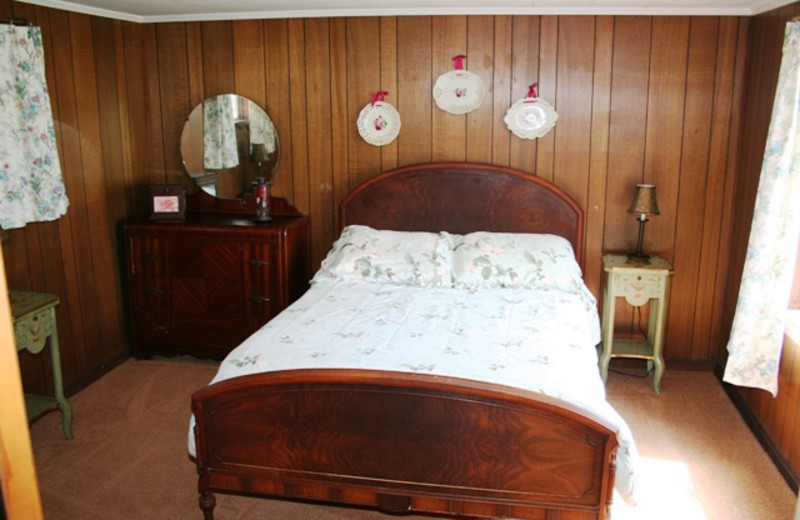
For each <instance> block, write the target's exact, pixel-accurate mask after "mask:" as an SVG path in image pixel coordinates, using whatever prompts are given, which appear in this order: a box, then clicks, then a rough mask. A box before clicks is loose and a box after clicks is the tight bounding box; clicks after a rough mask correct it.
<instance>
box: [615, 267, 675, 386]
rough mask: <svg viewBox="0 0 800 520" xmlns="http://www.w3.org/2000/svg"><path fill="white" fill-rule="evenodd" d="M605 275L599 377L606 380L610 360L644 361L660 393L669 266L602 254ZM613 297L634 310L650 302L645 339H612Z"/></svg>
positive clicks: (670, 268) (670, 272)
mask: <svg viewBox="0 0 800 520" xmlns="http://www.w3.org/2000/svg"><path fill="white" fill-rule="evenodd" d="M603 269H604V271H605V273H606V276H605V287H604V289H603V351H602V353H601V355H600V374H601V375H602V377H603V381H606V379H607V378H608V363H609V361H611V358H612V357H619V358H634V359H644V360H647V368H648V373H649V371H650V370H653V369H654V378H653V390H654V391H655V393H659V392H660V385H661V377H662V376H663V375H664V358H663V354H662V351H661V349H662V346H663V342H664V318H665V316H666V310H667V290H668V288H669V278H670V276H671V275H672V265H670V263H669V262H668V261H667V260H666V259H664V258H660V257H657V256H653V257H650V261H649V263H643V262H641V261H629V259H628V257H627V256H626V255H604V256H603ZM617 298H625V301H627V302H628V303H629V304H631V305H633V306H634V307H641V306H642V305H644V304H645V303H647V302H650V318H649V320H648V322H647V338H646V339H645V340H632V339H620V338H615V337H614V317H615V310H616V300H617Z"/></svg>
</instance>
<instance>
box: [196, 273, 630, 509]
mask: <svg viewBox="0 0 800 520" xmlns="http://www.w3.org/2000/svg"><path fill="white" fill-rule="evenodd" d="M599 331H600V328H599V319H598V316H597V312H596V309H595V308H594V306H590V310H589V311H587V305H586V302H585V300H583V299H581V298H580V297H578V296H576V295H573V294H570V293H566V292H561V291H556V290H531V289H507V288H501V289H484V290H478V291H470V290H466V289H452V288H432V287H427V288H425V287H412V286H403V285H390V284H372V283H364V282H353V281H337V280H331V281H317V282H315V283H314V284H313V285H312V287H311V289H310V290H309V291H308V292H307V293H306V294H305V295H304V296H303V297H302V298H300V299H299V300H298V301H297V302H295V303H294V304H293V305H291V306H290V307H289V308H288V309H286V310H285V311H284V312H283V313H281V314H280V315H278V316H277V317H275V318H274V319H273V320H272V321H270V322H269V323H267V324H266V325H265V326H264V327H263V328H261V329H260V330H259V331H257V332H256V333H255V334H253V335H252V336H251V337H250V338H248V339H247V340H246V341H245V342H244V343H242V344H241V345H240V346H239V347H237V348H236V349H235V350H233V351H232V352H231V353H230V354H229V355H228V356H227V358H226V359H225V360H224V361H223V362H222V364H221V366H220V369H219V372H218V373H217V375H216V376H215V377H214V379H213V381H212V383H214V382H218V381H222V380H225V379H229V378H232V377H236V376H242V375H247V374H252V373H257V372H267V371H274V370H287V369H297V368H364V369H376V370H395V371H406V372H422V373H429V374H436V375H442V376H451V377H461V378H467V379H474V380H481V381H487V382H491V383H497V384H502V385H507V386H515V387H519V388H523V389H527V390H532V391H536V392H541V393H543V394H547V395H550V396H553V397H557V398H560V399H564V400H567V401H570V402H573V403H575V404H578V405H580V406H582V407H584V408H586V409H589V410H591V411H593V412H595V413H596V414H598V415H600V416H602V417H604V418H606V419H607V420H609V421H610V422H611V423H612V424H614V425H616V426H617V427H618V428H619V432H620V433H619V436H618V439H619V443H620V448H619V451H618V456H617V489H618V491H619V492H620V494H621V496H623V498H625V499H626V500H629V501H632V493H633V478H632V477H633V465H634V459H635V458H636V448H635V445H634V442H633V439H632V436H631V433H630V430H629V428H628V426H627V425H626V424H625V421H624V420H623V419H622V418H621V417H620V416H619V414H618V413H617V412H616V411H615V410H614V409H613V408H612V407H611V405H610V404H608V402H607V401H606V399H605V387H604V385H603V382H602V380H601V378H600V374H599V369H598V365H597V351H596V348H595V345H596V344H597V343H598V342H599ZM193 425H194V418H192V426H193ZM194 448H195V447H194V437H193V435H192V429H191V428H190V431H189V449H190V453H192V454H194V452H195V451H194Z"/></svg>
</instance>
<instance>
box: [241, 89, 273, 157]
mask: <svg viewBox="0 0 800 520" xmlns="http://www.w3.org/2000/svg"><path fill="white" fill-rule="evenodd" d="M248 103H249V110H248V112H249V114H250V143H251V144H260V143H264V145H265V147H266V150H267V153H269V154H271V153H275V149H276V143H275V136H276V134H277V131H276V130H275V126H274V125H273V124H272V120H271V119H270V118H269V116H268V115H267V113H266V112H264V109H263V108H261V107H260V106H258V105H257V104H256V103H253V102H252V101H248Z"/></svg>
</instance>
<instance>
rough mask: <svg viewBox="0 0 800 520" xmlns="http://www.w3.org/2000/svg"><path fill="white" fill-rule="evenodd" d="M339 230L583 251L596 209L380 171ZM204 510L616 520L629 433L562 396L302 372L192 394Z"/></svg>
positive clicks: (537, 191) (462, 170)
mask: <svg viewBox="0 0 800 520" xmlns="http://www.w3.org/2000/svg"><path fill="white" fill-rule="evenodd" d="M340 224H341V226H345V225H348V224H364V225H370V226H373V227H376V228H383V229H395V230H427V231H438V230H447V231H450V232H452V233H466V232H469V231H473V230H484V231H506V232H512V231H513V232H535V233H554V234H558V235H561V236H564V237H566V238H567V239H568V240H570V242H571V243H572V245H573V248H574V249H575V253H576V256H577V258H578V260H579V261H580V259H582V257H583V211H582V210H581V209H580V207H579V206H578V205H577V204H576V203H575V202H574V201H573V200H572V199H571V198H570V197H569V196H568V195H567V194H565V193H564V192H563V191H561V190H560V189H558V188H556V187H555V186H553V185H552V184H550V183H548V182H546V181H544V180H542V179H539V178H537V177H535V176H534V175H531V174H527V173H523V172H520V171H517V170H513V169H509V168H502V167H497V166H489V165H480V164H468V163H436V164H424V165H415V166H409V167H404V168H399V169H397V170H392V171H389V172H386V173H382V174H379V175H376V176H375V177H373V178H371V179H369V180H368V181H366V182H364V183H363V184H361V185H360V186H358V187H357V188H356V189H355V190H353V191H352V192H351V193H350V194H349V195H348V196H347V197H346V198H345V199H344V200H343V201H342V203H341V206H340ZM192 411H193V413H194V415H195V418H196V421H197V426H196V428H195V440H196V450H197V451H196V463H197V470H198V474H199V483H198V490H199V493H200V508H201V509H202V511H203V515H204V518H205V519H206V520H211V519H213V514H214V507H215V503H216V499H215V496H214V493H215V492H224V493H243V494H251V495H259V496H269V497H281V498H289V499H300V500H314V501H323V502H330V503H339V504H347V505H354V506H366V507H371V508H378V509H380V510H382V511H384V512H389V513H405V512H417V513H431V514H445V515H454V516H458V517H477V518H521V519H549V520H554V519H559V520H579V519H580V520H583V519H603V518H607V517H608V515H609V508H610V504H611V498H612V493H613V482H614V473H615V457H616V451H617V437H616V435H617V431H616V428H615V427H614V426H613V425H611V424H609V423H608V422H606V421H604V420H603V419H602V418H600V417H598V416H596V415H594V414H592V413H589V412H587V411H585V410H582V409H580V408H579V407H576V406H574V405H570V404H568V403H565V402H563V401H560V400H558V399H554V398H550V397H547V396H544V395H540V394H536V393H533V392H528V391H524V390H518V389H514V388H510V387H505V386H501V385H495V384H488V383H482V382H476V381H470V380H464V379H455V378H447V377H439V376H432V375H429V374H406V373H398V372H387V371H372V370H329V369H325V370H291V371H282V372H272V373H262V374H254V375H249V376H244V377H239V378H234V379H230V380H227V381H223V382H220V383H217V384H214V385H211V386H208V387H206V388H204V389H201V390H199V391H197V392H196V393H195V394H194V395H193V396H192Z"/></svg>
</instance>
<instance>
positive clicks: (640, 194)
mask: <svg viewBox="0 0 800 520" xmlns="http://www.w3.org/2000/svg"><path fill="white" fill-rule="evenodd" d="M628 213H634V214H640V215H658V214H660V213H661V212H660V211H659V210H658V202H657V201H656V187H655V186H654V185H653V184H637V185H636V194H635V195H634V196H633V202H631V205H630V207H629V208H628Z"/></svg>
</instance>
